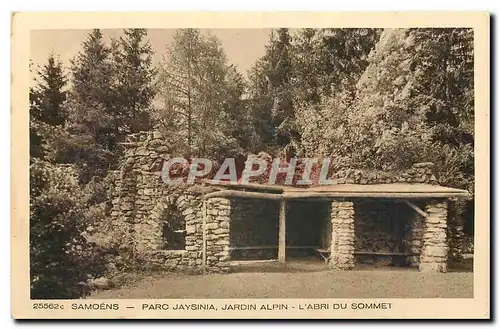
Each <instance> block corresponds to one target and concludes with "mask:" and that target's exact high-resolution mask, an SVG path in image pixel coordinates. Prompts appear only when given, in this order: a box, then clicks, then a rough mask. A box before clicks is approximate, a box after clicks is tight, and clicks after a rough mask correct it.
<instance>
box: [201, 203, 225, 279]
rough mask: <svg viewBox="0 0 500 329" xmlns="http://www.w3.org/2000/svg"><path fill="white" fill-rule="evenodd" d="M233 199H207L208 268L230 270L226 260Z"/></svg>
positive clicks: (206, 246) (206, 252) (205, 224)
mask: <svg viewBox="0 0 500 329" xmlns="http://www.w3.org/2000/svg"><path fill="white" fill-rule="evenodd" d="M230 212H231V201H230V200H229V199H225V198H210V199H207V200H206V215H205V223H204V229H205V234H204V241H205V248H204V249H205V250H203V248H202V253H204V254H205V256H204V257H203V258H204V261H205V262H206V263H205V266H206V269H210V270H212V271H227V270H229V268H228V266H227V265H226V262H227V261H228V260H229V215H230ZM202 247H203V246H202Z"/></svg>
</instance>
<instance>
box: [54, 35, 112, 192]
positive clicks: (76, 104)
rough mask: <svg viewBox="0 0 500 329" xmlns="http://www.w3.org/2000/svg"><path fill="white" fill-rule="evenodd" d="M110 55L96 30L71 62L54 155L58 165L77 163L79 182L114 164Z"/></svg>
mask: <svg viewBox="0 0 500 329" xmlns="http://www.w3.org/2000/svg"><path fill="white" fill-rule="evenodd" d="M110 53H111V52H110V48H109V47H108V46H106V44H105V43H104V40H103V37H102V33H101V31H100V30H98V29H95V30H93V31H92V32H91V33H89V34H88V36H87V39H86V40H85V41H84V42H83V43H82V50H81V51H80V52H79V53H78V54H77V55H76V56H75V58H74V59H73V60H72V61H71V64H72V65H71V83H72V88H71V91H70V93H69V95H68V103H67V108H68V113H69V117H68V124H67V126H66V129H65V130H64V131H63V132H61V136H59V137H58V140H56V141H54V146H55V147H54V156H55V157H56V158H57V159H58V161H59V162H66V163H75V164H77V165H78V166H79V168H80V169H81V177H80V178H81V180H82V182H88V181H90V180H92V178H93V177H96V178H102V177H104V176H105V175H106V173H107V170H108V169H111V168H113V167H114V165H115V163H116V161H117V154H116V150H117V143H118V140H119V135H120V132H119V125H118V122H119V120H118V113H117V110H116V107H115V104H114V101H115V99H114V97H113V89H112V87H113V77H114V75H113V73H114V69H113V67H112V62H111V58H110Z"/></svg>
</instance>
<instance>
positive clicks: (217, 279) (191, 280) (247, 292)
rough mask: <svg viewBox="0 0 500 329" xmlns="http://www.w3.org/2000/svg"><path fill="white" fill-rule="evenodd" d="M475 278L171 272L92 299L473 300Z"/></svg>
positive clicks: (294, 270)
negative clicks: (191, 273)
mask: <svg viewBox="0 0 500 329" xmlns="http://www.w3.org/2000/svg"><path fill="white" fill-rule="evenodd" d="M318 264H319V263H318ZM473 277H474V274H473V273H472V272H449V273H420V272H418V271H417V270H415V269H404V268H394V267H393V268H390V267H388V268H373V267H365V268H363V267H361V268H358V269H357V270H355V271H346V272H333V271H329V270H326V269H325V268H324V267H323V266H321V265H316V264H315V265H314V266H311V265H308V264H302V265H301V266H300V267H298V266H297V265H296V266H295V267H294V266H293V265H290V264H287V265H283V264H273V265H266V266H258V267H254V268H252V267H248V268H240V270H239V272H235V273H229V274H207V275H184V274H176V273H165V274H162V275H155V276H150V277H144V278H142V279H141V280H139V281H138V282H136V283H133V284H131V285H124V286H122V287H121V288H118V289H113V290H107V291H99V292H95V293H94V294H93V295H92V296H91V297H90V298H436V297H437V298H472V297H473Z"/></svg>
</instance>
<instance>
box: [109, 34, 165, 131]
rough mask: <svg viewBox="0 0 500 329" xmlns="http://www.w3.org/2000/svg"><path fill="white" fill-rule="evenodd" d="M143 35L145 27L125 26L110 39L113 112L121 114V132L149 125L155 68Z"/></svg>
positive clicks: (154, 92) (140, 129)
mask: <svg viewBox="0 0 500 329" xmlns="http://www.w3.org/2000/svg"><path fill="white" fill-rule="evenodd" d="M146 37H147V30H146V29H125V30H124V31H123V36H120V37H119V38H118V39H116V40H113V41H112V46H111V47H112V61H113V64H112V65H113V69H114V76H115V81H114V84H113V92H114V95H113V96H114V99H115V101H114V107H115V111H114V112H115V114H117V115H119V116H120V122H119V131H120V134H127V133H136V132H139V131H142V130H148V129H150V128H151V124H152V123H151V107H152V102H153V99H154V97H155V94H156V90H155V85H154V83H155V78H156V69H155V68H154V66H153V63H152V57H153V49H152V48H151V44H150V43H149V41H148V40H147V39H146Z"/></svg>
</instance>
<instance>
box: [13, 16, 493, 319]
mask: <svg viewBox="0 0 500 329" xmlns="http://www.w3.org/2000/svg"><path fill="white" fill-rule="evenodd" d="M489 26H490V17H489V14H488V13H481V12H453V13H446V12H415V13H412V12H387V13H382V12H380V13H368V12H363V13H361V12H359V13H354V12H345V13H319V12H318V13H298V12H295V13H293V12H289V13H279V12H275V13H239V12H233V13H229V12H228V13H217V12H213V13H140V14H139V13H63V12H60V13H48V12H47V13H15V14H13V15H12V140H13V144H12V168H13V171H12V314H13V317H15V318H16V319H34V318H55V319H95V318H120V319H123V318H126V319H213V318H218V319H301V318H307V319H346V318H350V319H351V318H352V319H356V318H363V319H367V318H372V319H396V318H415V319H418V318H434V319H438V318H439V319H446V318H457V319H459V318H472V319H474V318H475V319H487V318H489V317H490V263H489V260H490V240H489V237H490V213H489V209H490V195H489V179H490V168H489V163H490V144H489V143H490V137H489V136H490V131H489V121H490V116H489V113H490V109H489V106H490V105H489V99H490V96H489V95H490V85H489V68H490V67H489V65H490V64H489V63H490V59H489V40H490V39H489V33H490V32H489V29H490V28H489Z"/></svg>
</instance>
